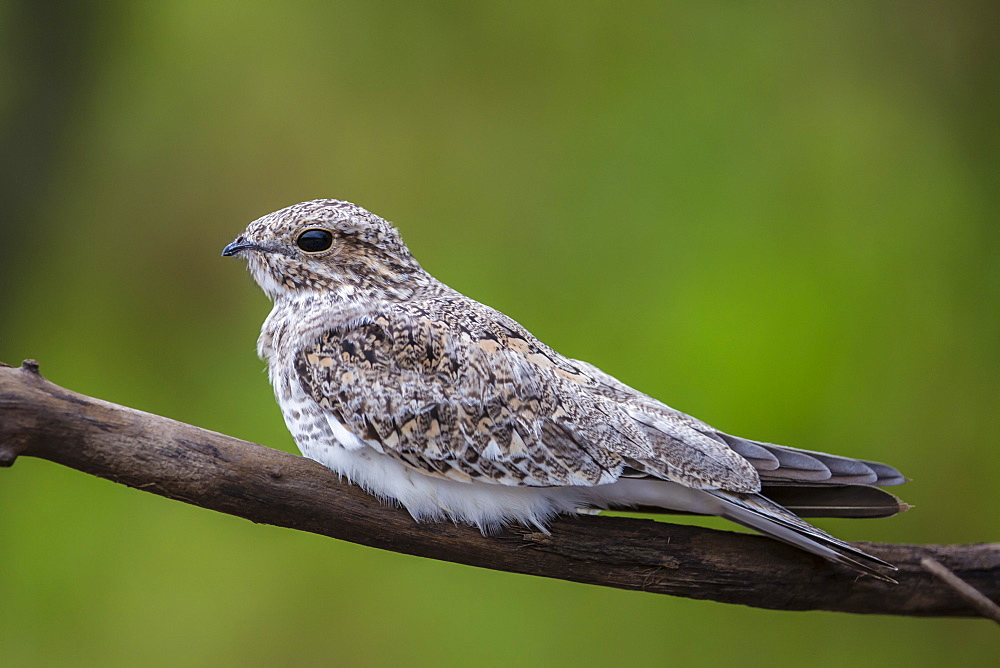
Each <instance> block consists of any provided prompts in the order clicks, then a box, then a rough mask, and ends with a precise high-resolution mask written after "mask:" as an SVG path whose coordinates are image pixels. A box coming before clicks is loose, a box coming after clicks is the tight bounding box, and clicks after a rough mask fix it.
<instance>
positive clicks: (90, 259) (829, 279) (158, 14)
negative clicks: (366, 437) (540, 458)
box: [0, 1, 1000, 666]
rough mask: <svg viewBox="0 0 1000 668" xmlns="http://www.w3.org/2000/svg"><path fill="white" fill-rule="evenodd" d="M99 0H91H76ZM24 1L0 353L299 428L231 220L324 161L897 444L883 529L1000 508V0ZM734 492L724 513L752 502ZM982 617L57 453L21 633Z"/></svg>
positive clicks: (185, 650) (355, 655) (907, 530)
mask: <svg viewBox="0 0 1000 668" xmlns="http://www.w3.org/2000/svg"><path fill="white" fill-rule="evenodd" d="M58 4H61V3H58ZM50 5H52V6H56V5H57V3H34V2H6V3H3V4H0V45H2V46H0V49H2V52H3V58H2V59H0V132H2V135H0V141H2V142H3V143H2V146H0V149H2V150H3V152H2V154H0V164H2V169H3V171H2V173H0V181H2V186H0V187H2V188H3V191H2V193H3V200H2V204H3V207H4V211H3V216H2V220H3V223H2V224H3V231H4V235H3V236H4V239H3V241H2V243H0V264H2V266H0V281H2V284H0V294H2V296H3V301H2V306H3V307H2V313H0V317H2V319H3V320H2V330H0V359H2V360H3V361H5V362H7V363H9V364H17V363H19V362H20V361H21V360H22V359H23V358H26V357H33V358H37V359H38V360H39V361H40V362H41V369H42V372H43V373H44V374H45V375H46V376H47V377H49V378H50V379H52V380H53V381H55V382H56V383H59V384H61V385H63V386H65V387H68V388H70V389H73V390H76V391H79V392H83V393H86V394H90V395H93V396H97V397H101V398H103V399H107V400H110V401H115V402H118V403H122V404H126V405H128V406H133V407H136V408H141V409H143V410H147V411H151V412H153V413H158V414H161V415H166V416H169V417H172V418H176V419H178V420H182V421H185V422H190V423H193V424H197V425H200V426H202V427H206V428H208V429H213V430H216V431H220V432H224V433H227V434H231V435H234V436H238V437H242V438H246V439H249V440H253V441H256V442H259V443H263V444H266V445H269V446H272V447H276V448H281V449H284V450H288V451H292V452H294V451H295V449H294V444H293V443H292V441H291V439H290V437H289V436H288V434H287V433H286V431H285V428H284V425H283V423H282V420H281V417H280V415H279V412H278V410H277V408H276V407H275V405H274V402H273V398H272V395H271V389H270V387H269V385H268V383H267V380H266V375H265V374H264V373H263V364H262V363H261V362H260V361H258V360H257V358H256V356H255V354H254V343H255V341H256V336H257V331H258V328H259V326H260V323H261V321H262V320H263V318H264V316H265V315H266V313H267V311H268V308H269V305H268V302H267V300H266V298H265V297H264V295H263V294H262V293H261V292H260V291H259V290H258V289H257V288H256V286H254V285H253V284H252V282H251V280H250V279H249V277H248V276H247V274H246V272H245V270H244V267H243V263H242V262H239V261H234V260H231V259H223V258H221V257H219V252H220V250H221V249H222V247H223V246H224V245H225V244H226V243H227V242H229V241H230V240H232V238H233V237H235V236H236V235H237V234H239V233H240V231H241V230H242V229H243V227H244V226H245V225H246V224H247V223H248V222H249V221H251V220H252V219H254V218H257V217H258V216H261V215H263V214H265V213H268V212H270V211H273V210H275V209H278V208H281V207H283V206H286V205H288V204H291V203H294V202H297V201H301V200H305V199H313V198H317V197H339V198H344V199H349V200H351V201H354V202H357V203H359V204H361V205H362V206H365V207H366V208H369V209H371V210H372V211H374V212H376V213H378V214H380V215H382V216H384V217H386V218H388V219H390V220H393V221H394V222H396V223H397V224H398V225H399V227H400V228H401V230H402V232H403V235H404V237H405V239H406V240H407V242H408V243H409V245H410V247H411V249H412V250H413V252H414V254H415V255H416V256H417V258H418V259H420V261H421V262H422V263H423V264H424V266H425V267H426V268H427V269H428V270H429V271H430V272H432V273H433V274H435V275H436V276H438V277H439V278H441V279H442V280H444V281H445V282H447V283H449V284H450V285H452V286H454V287H456V288H458V289H459V290H461V291H463V292H465V293H467V294H469V295H471V296H473V297H475V298H477V299H479V300H481V301H483V302H486V303H488V304H490V305H492V306H495V307H497V308H499V309H501V310H503V311H505V312H506V313H508V314H509V315H511V316H513V317H514V318H516V319H518V320H519V321H521V322H522V323H523V324H525V325H526V326H527V327H528V328H529V329H531V330H532V331H533V332H534V333H535V334H536V335H538V336H539V337H541V338H542V339H543V340H545V341H546V342H547V343H549V344H550V345H552V346H554V347H555V348H556V349H558V350H560V351H561V352H563V353H565V354H567V355H571V356H574V357H579V358H583V359H587V360H589V361H591V362H593V363H595V364H597V365H598V366H600V367H602V368H604V369H605V370H607V371H608V372H610V373H612V374H614V375H616V376H618V377H620V378H621V379H623V380H624V381H626V382H628V383H630V384H632V385H634V386H636V387H638V388H640V389H642V390H644V391H647V392H649V393H651V394H653V395H655V396H657V397H659V398H662V399H663V400H665V401H667V402H668V403H670V404H672V405H674V406H676V407H677V408H680V409H682V410H685V411H687V412H690V413H692V414H694V415H697V416H699V417H701V418H702V419H705V420H707V421H709V422H711V423H713V424H715V425H716V426H718V427H720V428H722V429H726V430H728V431H730V432H733V433H736V434H741V435H745V436H749V437H754V438H759V439H764V440H770V441H773V442H778V443H786V444H789V445H798V446H801V447H806V448H810V449H817V450H828V451H834V452H837V453H841V454H846V455H857V456H863V457H867V458H872V459H879V460H884V461H888V462H891V463H893V464H894V465H896V466H898V467H899V468H900V469H902V470H903V472H904V473H905V474H906V475H908V476H909V477H911V478H912V479H913V482H912V483H910V484H908V485H907V486H906V487H905V488H903V490H902V491H903V494H904V497H905V498H906V500H907V501H909V502H910V503H912V504H914V505H915V506H916V509H915V510H913V511H911V512H909V513H907V514H905V515H904V516H901V517H898V518H894V519H891V520H875V521H853V522H852V521H847V520H836V521H833V520H831V521H825V522H821V524H822V526H824V527H825V528H827V529H829V530H831V531H833V532H835V533H836V534H838V535H839V536H841V537H844V538H847V539H870V540H881V541H896V542H914V543H920V542H933V543H960V542H975V541H987V540H996V539H997V538H998V534H1000V520H998V514H1000V513H998V511H997V509H998V507H1000V485H998V483H997V479H998V476H1000V463H998V461H1000V460H998V456H997V450H996V446H997V434H998V432H1000V429H998V426H1000V423H998V415H1000V380H998V375H1000V317H998V313H1000V311H998V308H997V305H998V301H1000V217H998V212H1000V207H998V204H1000V160H998V156H1000V135H998V127H1000V122H998V119H1000V76H998V75H1000V46H998V40H997V38H996V26H997V25H1000V13H998V11H997V5H996V3H987V2H982V3H976V2H956V3H934V2H905V3H887V2H857V3H853V2H848V3H760V4H758V3H713V2H708V3H664V4H653V3H648V4H647V3H610V2H609V3H582V4H581V3H547V4H545V3H537V2H522V3H490V4H486V3H466V2H443V3H420V4H417V3H405V2H367V3H346V4H344V3H316V4H308V3H263V2H241V3H235V2H234V3H207V2H193V1H192V2H143V3H121V4H118V3H91V4H82V3H81V4H74V5H68V4H67V6H65V7H61V8H59V9H54V8H51V9H50V8H48V7H49V6H50ZM715 526H719V525H718V524H715ZM998 651H1000V638H998V635H997V633H996V629H995V627H993V626H992V625H990V624H989V623H988V622H985V621H982V620H940V619H905V618H890V617H865V616H851V615H844V614H833V613H782V612H771V611H763V610H756V609H751V608H745V607H737V606H725V605H721V604H715V603H710V602H700V601H689V600H682V599H673V598H668V597H663V596H654V595H645V594H640V593H633V592H623V591H614V590H609V589H603V588H598V587H590V586H583V585H577V584H571V583H566V582H559V581H549V580H543V579H538V578H530V577H524V576H515V575H509V574H504V573H498V572H491V571H486V570H478V569H473V568H469V567H465V566H457V565H453V564H445V563H438V562H433V561H428V560H421V559H417V558H413V557H406V556H401V555H396V554H390V553H386V552H379V551H376V550H372V549H368V548H363V547H358V546H355V545H350V544H346V543H340V542H337V541H334V540H330V539H326V538H321V537H318V536H314V535H308V534H301V533H296V532H293V531H288V530H281V529H276V528H273V527H267V526H255V525H253V524H251V523H249V522H246V521H244V520H240V519H236V518H232V517H228V516H223V515H219V514H215V513H212V512H208V511H205V510H201V509H198V508H195V507H192V506H188V505H185V504H182V503H178V502H175V501H168V500H165V499H162V498H159V497H156V496H153V495H151V494H146V493H143V492H139V491H135V490H131V489H127V488H125V487H122V486H119V485H115V484H112V483H110V482H106V481H102V480H98V479H95V478H91V477H89V476H86V475H83V474H80V473H77V472H75V471H70V470H67V469H62V468H60V467H58V466H56V465H53V464H50V463H47V462H43V461H39V460H33V459H29V458H22V459H21V460H19V461H18V462H17V463H16V464H15V466H13V467H12V468H11V469H9V470H0V662H2V663H4V664H5V665H10V666H21V665H77V666H80V665H82V666H87V665H116V664H143V665H191V664H194V665H209V664H212V665H217V664H223V665H225V664H230V665H231V664H236V663H238V662H239V663H250V664H251V665H253V664H257V665H260V664H276V663H296V664H301V665H308V664H327V665H329V664H331V663H334V662H336V663H342V664H344V665H441V664H445V665H448V664H451V665H456V664H469V665H491V664H497V665H499V664H508V665H511V664H516V665H542V664H547V665H594V666H599V665H642V664H657V663H662V664H667V663H668V662H669V663H670V664H674V665H685V664H690V663H721V662H726V663H737V662H744V663H749V664H751V665H752V664H754V663H758V662H760V663H767V664H773V665H797V664H801V663H808V664H809V665H816V666H824V665H829V666H842V665H844V664H845V663H848V662H855V661H859V662H860V661H864V662H865V663H872V664H875V663H879V664H882V665H919V664H943V663H945V662H947V663H949V664H951V665H975V664H979V665H983V664H985V663H988V662H990V661H991V660H995V658H996V656H997V654H998Z"/></svg>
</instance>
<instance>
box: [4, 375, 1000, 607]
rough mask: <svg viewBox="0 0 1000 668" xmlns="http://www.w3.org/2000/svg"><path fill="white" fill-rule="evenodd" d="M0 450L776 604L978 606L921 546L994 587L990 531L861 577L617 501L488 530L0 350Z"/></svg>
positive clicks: (529, 565) (387, 538) (407, 540)
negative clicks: (105, 397) (892, 575)
mask: <svg viewBox="0 0 1000 668" xmlns="http://www.w3.org/2000/svg"><path fill="white" fill-rule="evenodd" d="M0 414H2V416H3V417H2V420H0V465H2V466H10V465H12V464H13V463H14V461H15V460H16V458H17V457H18V456H20V455H26V456H31V457H40V458H42V459H48V460H50V461H53V462H56V463H59V464H62V465H64V466H68V467H70V468H74V469H77V470H80V471H84V472H86V473H90V474H92V475H96V476H99V477H102V478H107V479H108V480H113V481H115V482H119V483H122V484H125V485H128V486H130V487H135V488H137V489H141V490H145V491H147V492H153V493H155V494H160V495H162V496H166V497H169V498H172V499H177V500H180V501H184V502H185V503H191V504H194V505H197V506H201V507H203V508H209V509H212V510H217V511H219V512H223V513H228V514H230V515H236V516H238V517H243V518H246V519H248V520H251V521H253V522H259V523H266V524H274V525H277V526H282V527H288V528H291V529H298V530H300V531H310V532H312V533H318V534H322V535H325V536H330V537H332V538H339V539H341V540H347V541H351V542H353V543H359V544H362V545H369V546H372V547H378V548H381V549H385V550H392V551H394V552H402V553H405V554H413V555H418V556H423V557H431V558H434V559H442V560H445V561H453V562H456V563H462V564H470V565H473V566H480V567H482V568H492V569H496V570H503V571H510V572H514V573H526V574H530V575H541V576H545V577H551V578H558V579H561V580H571V581H575V582H585V583H589V584H597V585H603V586H607V587H619V588H622V589H634V590H640V591H647V592H655V593H660V594H671V595H674V596H686V597H689V598H697V599H710V600H714V601H721V602H724V603H742V604H744V605H750V606H754V607H760V608H772V609H778V610H835V611H841V612H853V613H866V614H893V615H913V616H978V615H979V614H980V613H979V611H978V610H977V609H976V608H975V607H974V606H972V605H971V604H970V603H969V602H968V601H967V599H966V598H964V597H963V596H962V595H960V594H959V593H957V592H956V591H955V590H954V589H953V588H952V587H951V586H949V585H948V584H945V583H944V582H942V581H941V580H939V579H938V578H937V577H935V576H934V575H933V574H931V573H930V572H928V571H926V570H925V569H924V568H923V567H922V566H921V560H923V559H932V560H934V561H937V562H940V563H941V564H943V565H945V566H946V567H947V569H948V570H950V571H951V572H953V573H954V574H955V575H956V576H957V577H959V578H960V579H961V580H962V581H964V582H965V583H966V584H967V585H969V586H970V587H972V588H974V589H976V590H978V591H979V592H980V593H981V594H982V595H984V596H986V597H988V598H991V599H993V600H997V599H998V598H1000V544H998V543H993V544H978V545H891V544H880V543H859V546H860V547H861V548H862V549H864V550H866V551H868V552H870V553H872V554H875V555H877V556H879V557H881V558H883V559H885V560H886V561H889V562H891V563H893V564H895V565H897V566H898V567H899V569H900V570H899V573H898V575H897V576H896V577H897V579H898V580H899V584H898V585H891V584H887V583H884V582H880V581H877V580H875V579H873V578H870V577H859V576H858V575H857V574H856V573H854V572H852V571H850V570H846V569H844V568H841V567H839V566H836V565H833V564H830V563H828V562H826V561H824V560H822V559H820V558H818V557H814V556H812V555H810V554H806V553H804V552H801V551H799V550H796V549H794V548H791V547H788V546H786V545H783V544H781V543H778V542H776V541H773V540H770V539H767V538H763V537H760V536H753V535H748V534H741V533H732V532H727V531H716V530H712V529H705V528H700V527H691V526H679V525H673V524H667V523H664V522H654V521H652V520H643V519H632V518H620V517H587V516H581V517H579V518H566V519H561V520H558V521H556V522H555V523H554V524H553V525H552V527H551V528H552V534H551V535H549V536H547V535H544V534H542V533H540V532H538V531H533V530H529V529H523V528H515V529H511V530H507V531H503V532H501V533H500V534H498V535H495V536H489V537H484V536H482V535H481V534H480V533H479V532H478V531H477V530H475V529H473V528H470V527H465V526H455V525H453V524H450V523H432V524H416V523H415V522H414V521H413V520H412V519H411V518H410V516H409V515H408V514H407V513H406V512H405V511H403V510H401V509H398V508H393V507H390V506H386V505H384V504H382V503H380V502H379V501H377V500H376V499H375V498H373V497H372V496H370V495H368V494H367V493H365V492H364V491H362V490H361V489H359V488H358V487H356V486H353V485H349V484H348V483H346V482H342V481H340V480H338V478H337V476H336V475H335V474H333V473H332V472H330V471H329V470H327V469H326V468H324V467H323V466H321V465H319V464H316V463H315V462H312V461H310V460H308V459H305V458H303V457H297V456H294V455H290V454H287V453H284V452H280V451H278V450H272V449H270V448H266V447H263V446H260V445H256V444H253V443H249V442H247V441H241V440H239V439H235V438H231V437H229V436H224V435H222V434H218V433H215V432H211V431H206V430H204V429H200V428H198V427H194V426H191V425H187V424H183V423H181V422H176V421H174V420H170V419H168V418H164V417H160V416H157V415H151V414H149V413H144V412H142V411H137V410H134V409H131V408H126V407H123V406H118V405H115V404H111V403H108V402H106V401H101V400H99V399H93V398H91V397H87V396H84V395H81V394H77V393H75V392H71V391H69V390H65V389H63V388H61V387H59V386H57V385H54V384H52V383H50V382H49V381H47V380H45V379H44V378H42V376H41V375H39V373H38V365H37V364H36V363H35V362H32V361H28V362H25V363H24V364H23V365H22V366H21V367H20V368H19V369H15V368H11V367H9V366H6V365H2V366H0Z"/></svg>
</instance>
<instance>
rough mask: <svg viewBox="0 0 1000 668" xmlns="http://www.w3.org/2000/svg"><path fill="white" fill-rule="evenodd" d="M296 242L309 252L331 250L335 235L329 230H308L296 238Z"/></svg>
mask: <svg viewBox="0 0 1000 668" xmlns="http://www.w3.org/2000/svg"><path fill="white" fill-rule="evenodd" d="M295 244H296V245H297V246H298V247H299V248H301V249H302V250H304V251H305V252H307V253H322V252H323V251H325V250H330V246H332V245H333V235H332V234H330V232H329V231H328V230H318V229H312V230H306V231H305V232H303V233H302V234H300V235H299V238H298V239H296V240H295Z"/></svg>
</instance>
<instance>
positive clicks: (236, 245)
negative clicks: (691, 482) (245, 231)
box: [222, 236, 258, 257]
mask: <svg viewBox="0 0 1000 668" xmlns="http://www.w3.org/2000/svg"><path fill="white" fill-rule="evenodd" d="M257 248H258V246H256V245H254V244H251V243H248V242H247V240H246V239H244V238H243V237H242V236H240V237H236V240H235V241H233V243H231V244H229V245H228V246H226V247H225V248H223V249H222V257H232V256H233V255H237V254H238V253H239V252H240V251H242V250H256V249H257Z"/></svg>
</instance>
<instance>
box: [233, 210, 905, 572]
mask: <svg viewBox="0 0 1000 668" xmlns="http://www.w3.org/2000/svg"><path fill="white" fill-rule="evenodd" d="M223 254H224V255H241V256H243V257H245V258H246V259H247V261H248V264H249V269H250V272H251V274H252V275H253V277H254V279H255V280H256V281H257V283H258V284H259V285H260V286H261V288H263V290H264V291H265V292H266V293H267V294H268V295H269V296H270V297H271V298H272V299H273V300H274V309H273V310H272V311H271V314H270V315H269V316H268V318H267V320H266V321H265V323H264V326H263V329H262V331H261V335H260V339H259V341H258V352H259V354H260V356H261V357H262V358H263V359H265V360H267V362H268V365H269V372H270V378H271V382H272V384H273V385H274V390H275V395H276V397H277V400H278V403H279V405H280V406H281V409H282V412H283V414H284V417H285V421H286V423H287V425H288V428H289V430H290V431H291V432H292V435H293V436H294V438H295V440H296V442H297V443H298V445H299V448H300V449H301V450H302V453H303V454H304V455H305V456H307V457H310V458H312V459H315V460H316V461H318V462H320V463H322V464H324V465H326V466H328V467H330V468H331V469H333V470H335V471H337V472H338V473H340V474H342V475H345V476H347V477H348V478H349V479H351V480H352V481H354V482H356V483H358V484H360V485H362V486H363V487H364V488H365V489H367V490H368V491H370V492H372V493H373V494H376V495H378V496H379V497H381V498H384V499H392V500H394V501H397V502H399V503H401V504H402V505H403V506H404V507H406V508H407V509H408V510H409V511H410V513H411V514H412V515H413V516H414V518H416V519H418V520H421V519H451V520H453V521H461V522H468V523H471V524H474V525H476V526H478V527H480V528H481V529H483V530H484V531H486V530H487V529H489V528H491V527H495V526H498V525H503V524H507V523H511V522H517V523H522V524H529V525H534V526H537V527H539V528H541V529H542V530H545V525H546V522H547V521H548V520H550V519H551V518H552V517H553V516H554V515H555V514H557V513H573V512H576V511H577V510H582V509H593V508H615V507H618V508H627V507H640V508H642V509H644V510H659V511H667V512H670V511H677V512H690V513H699V514H712V515H720V516H723V517H727V518H729V519H731V520H733V521H736V522H739V523H741V524H744V525H747V526H750V527H752V528H754V529H757V530H759V531H761V532H763V533H765V534H767V535H770V536H772V537H774V538H777V539H779V540H783V541H785V542H788V543H791V544H793V545H796V546H798V547H800V548H802V549H805V550H808V551H810V552H813V553H815V554H819V555H821V556H823V557H825V558H827V559H830V560H832V561H837V562H840V563H844V564H847V565H849V566H851V567H853V568H855V569H858V570H860V571H863V572H866V573H870V574H872V575H875V576H876V577H880V578H882V579H888V578H887V576H886V575H885V574H884V572H882V571H884V570H886V569H888V568H891V567H890V566H889V565H888V564H885V563H884V562H882V561H880V560H879V559H877V558H875V557H873V556H871V555H868V554H865V553H864V552H862V551H860V550H858V549H857V548H854V547H853V546H851V545H849V544H847V543H845V542H843V541H840V540H838V539H836V538H834V537H833V536H830V535H829V534H827V533H825V532H823V531H821V530H819V529H817V528H815V527H813V526H811V525H809V524H808V523H806V522H804V521H802V520H801V519H799V517H798V515H797V514H796V513H798V514H801V515H813V516H843V517H882V516H888V515H892V514H895V513H896V512H899V511H900V510H902V509H904V508H905V506H904V505H903V504H902V503H900V502H899V501H898V500H897V499H896V498H895V497H894V496H892V495H891V494H888V493H887V492H884V491H882V490H880V489H878V488H877V487H874V486H885V485H895V484H899V483H900V482H903V477H902V476H901V475H900V474H899V473H898V472H897V471H896V470H895V469H893V468H891V467H889V466H886V465H885V464H879V463H876V462H867V461H861V460H856V459H849V458H844V457H837V456H834V455H828V454H824V453H815V452H808V451H804V450H797V449H793V448H786V447H782V446H777V445H772V444H768V443H761V442H757V441H749V440H745V439H741V438H736V437H733V436H729V435H728V434H724V433H722V432H720V431H718V430H716V429H714V428H712V427H710V426H709V425H707V424H705V423H704V422H701V421H699V420H696V419H695V418H692V417H690V416H688V415H685V414H684V413H681V412H679V411H676V410H674V409H672V408H670V407H669V406H666V405H665V404H663V403H661V402H659V401H657V400H656V399H653V398H652V397H649V396H647V395H645V394H642V393H641V392H639V391H637V390H634V389H632V388H631V387H629V386H627V385H625V384H624V383H621V382H620V381H618V380H616V379H615V378H612V377H611V376H609V375H607V374H605V373H603V372H602V371H600V370H599V369H597V368H596V367H594V366H592V365H590V364H588V363H586V362H582V361H579V360H572V359H568V358H566V357H563V356H562V355H560V354H559V353H557V352H556V351H554V350H552V349H551V348H549V347H548V346H546V345H545V344H544V343H542V342H541V341H539V340H538V339H536V338H535V337H534V336H532V335H531V334H530V333H529V332H528V331H527V330H525V329H524V328H523V327H522V326H521V325H519V324H518V323H517V322H515V321H514V320H512V319H510V318H508V317H507V316H505V315H504V314H502V313H500V312H499V311H496V310H494V309H492V308H490V307H488V306H485V305H483V304H480V303H479V302H476V301H474V300H472V299H469V298H468V297H466V296H464V295H462V294H460V293H458V292H456V291H455V290H452V289H451V288H449V287H448V286H446V285H444V284H443V283H441V282H440V281H438V280H436V279H435V278H433V277H432V276H430V275H429V274H428V273H427V272H425V271H424V270H423V268H421V266H420V265H419V264H418V263H417V261H416V260H414V259H413V257H412V256H411V255H410V252H409V250H407V248H406V246H405V245H404V244H403V241H402V239H401V238H400V236H399V233H398V232H397V231H396V229H395V228H394V227H392V225H390V224H389V223H388V222H386V221H385V220H383V219H381V218H379V217H378V216H375V215H374V214H372V213H370V212H368V211H366V210H364V209H362V208H361V207H358V206H356V205H354V204H351V203H349V202H343V201H339V200H315V201H312V202H303V203H301V204H296V205H294V206H291V207H288V208H286V209H282V210H281V211H277V212H275V213H272V214H270V215H267V216H264V217H263V218H261V219H259V220H257V221H254V222H253V223H251V224H250V225H249V227H247V229H246V231H245V232H244V233H243V234H242V235H241V236H239V237H238V238H237V239H236V240H235V241H234V242H233V243H231V244H230V245H229V246H227V247H226V249H225V250H224V252H223ZM769 495H770V496H773V497H774V498H776V499H781V500H783V501H784V502H785V503H787V504H788V507H787V508H786V507H783V506H781V505H778V503H776V502H774V501H772V500H771V499H769V498H768V496H769ZM792 511H795V512H792Z"/></svg>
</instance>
